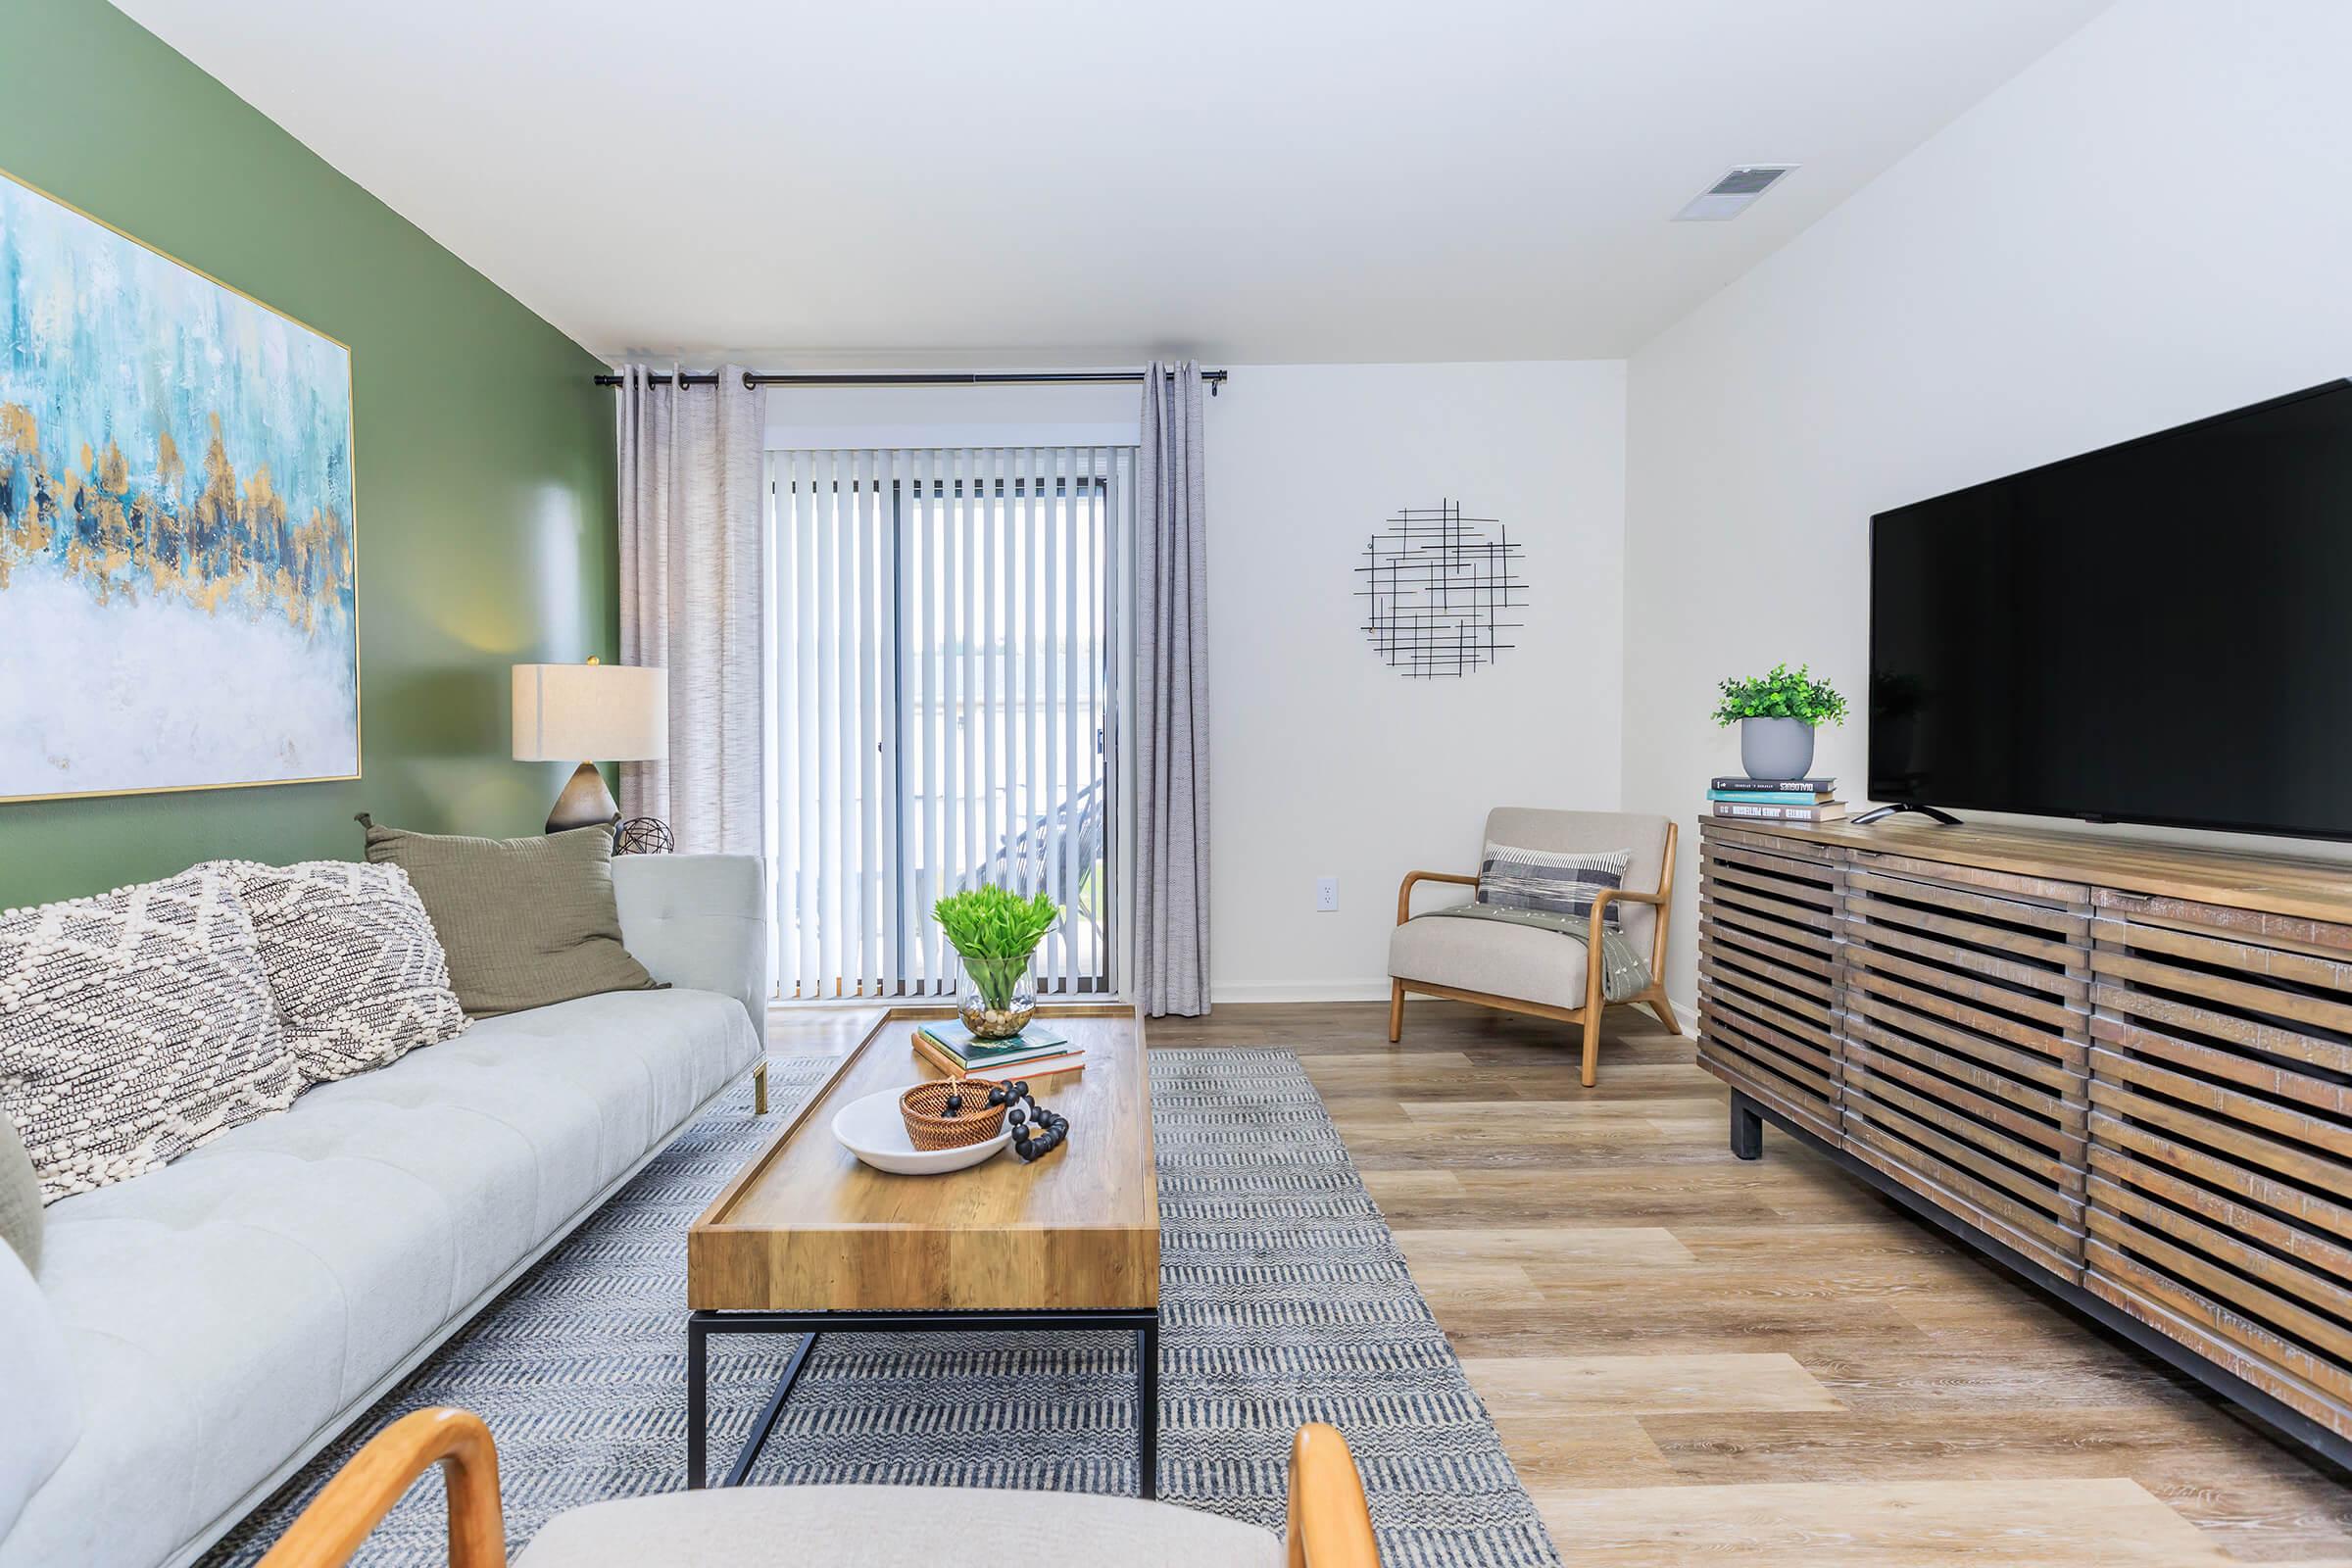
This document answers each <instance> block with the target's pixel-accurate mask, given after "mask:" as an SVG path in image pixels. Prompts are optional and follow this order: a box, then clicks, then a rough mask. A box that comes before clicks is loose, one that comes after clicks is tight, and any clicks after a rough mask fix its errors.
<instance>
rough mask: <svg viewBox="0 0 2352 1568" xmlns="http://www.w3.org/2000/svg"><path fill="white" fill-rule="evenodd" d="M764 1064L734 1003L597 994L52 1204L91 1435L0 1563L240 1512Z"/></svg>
mask: <svg viewBox="0 0 2352 1568" xmlns="http://www.w3.org/2000/svg"><path fill="white" fill-rule="evenodd" d="M760 1049H761V1047H760V1039H759V1037H758V1035H757V1034H756V1033H755V1032H754V1031H753V1029H752V1027H751V1021H750V1019H749V1017H748V1016H747V1015H746V1013H745V1010H744V1008H743V1005H741V1003H740V1002H739V1001H738V1000H737V999H736V998H734V997H730V996H720V995H715V994H712V993H710V992H704V991H687V990H671V991H623V992H612V993H607V994H603V995H598V996H592V997H584V998H581V999H579V1000H577V1001H572V1002H566V1003H562V1004H559V1005H555V1006H550V1007H541V1008H537V1009H534V1010H532V1011H529V1012H519V1013H512V1014H507V1015H504V1016H501V1017H497V1018H491V1019H485V1020H482V1021H480V1022H477V1023H476V1024H474V1025H473V1026H472V1027H471V1028H470V1029H469V1030H467V1032H466V1034H464V1035H462V1036H460V1037H459V1038H457V1039H456V1040H453V1041H449V1042H446V1043H444V1044H442V1045H439V1046H435V1047H433V1048H432V1049H430V1050H426V1051H419V1052H416V1053H413V1054H410V1055H407V1056H405V1057H403V1058H402V1059H401V1060H399V1061H398V1062H395V1063H394V1064H393V1065H391V1066H389V1067H385V1068H383V1069H381V1070H379V1071H375V1072H370V1073H365V1074H362V1075H360V1076H358V1077H354V1078H347V1079H344V1080H343V1081H341V1082H339V1083H332V1084H327V1085H323V1086H321V1087H319V1088H318V1089H315V1090H313V1091H311V1092H310V1093H309V1094H307V1095H305V1096H304V1097H303V1098H302V1099H301V1100H300V1101H298V1102H296V1103H295V1105H294V1107H293V1109H291V1110H290V1111H288V1112H287V1113H286V1114H284V1115H282V1116H276V1117H272V1118H270V1119H268V1120H264V1121H259V1122H254V1123H251V1124H248V1125H246V1126H243V1127H240V1128H237V1129H236V1130H234V1131H232V1132H229V1133H227V1134H224V1135H223V1136H221V1138H219V1139H217V1140H215V1141H214V1142H213V1143H211V1144H209V1145H207V1146H206V1147H205V1148H203V1149H201V1150H199V1151H197V1152H194V1153H191V1154H189V1155H187V1156H186V1157H185V1158H182V1159H180V1160H178V1161H177V1162H176V1163H174V1164H172V1165H171V1166H170V1167H168V1168H166V1169H163V1170H160V1171H156V1172H153V1173H151V1174H149V1175H146V1176H142V1177H141V1178H140V1179H139V1180H137V1181H134V1182H124V1183H122V1184H119V1185H117V1186H113V1187H108V1188H104V1189H102V1190H100V1191H98V1192H94V1193H90V1194H87V1195H84V1196H81V1197H76V1198H69V1199H66V1200H64V1201H60V1202H57V1203H55V1204H53V1205H51V1206H50V1208H49V1210H48V1214H47V1219H48V1227H47V1250H46V1254H45V1257H44V1261H43V1263H42V1268H41V1281H40V1284H41V1288H42V1291H43V1294H44V1295H45V1296H46V1297H47V1298H48V1302H49V1305H50V1307H51V1309H52V1311H53V1313H54V1319H55V1321H56V1322H57V1323H58V1324H59V1325H61V1326H62V1330H63V1334H64V1337H65V1340H66V1345H67V1350H68V1357H69V1360H70V1363H71V1365H70V1367H69V1369H68V1370H69V1372H70V1374H71V1377H72V1379H73V1382H74V1383H75V1384H77V1385H78V1386H79V1397H80V1403H81V1406H82V1412H81V1434H80V1439H79V1441H78V1442H77V1443H76V1444H74V1445H73V1448H72V1450H71V1451H70V1452H69V1453H68V1454H67V1455H66V1457H65V1459H64V1462H63V1463H62V1464H61V1465H59V1466H58V1467H57V1469H56V1473H55V1475H54V1476H53V1477H51V1478H50V1480H49V1481H48V1483H47V1484H46V1485H45V1486H43V1487H41V1488H40V1489H39V1490H38V1491H37V1492H36V1493H34V1494H33V1495H32V1496H31V1499H30V1500H29V1502H27V1503H26V1504H25V1508H24V1511H23V1515H22V1517H21V1518H20V1519H19V1520H18V1522H17V1526H16V1528H15V1529H14V1530H13V1531H12V1532H10V1533H9V1534H8V1535H7V1537H6V1538H5V1540H0V1568H31V1565H34V1564H44V1565H45V1564H51V1563H63V1562H73V1563H76V1564H83V1565H87V1568H134V1565H136V1568H146V1565H149V1564H153V1563H156V1562H159V1561H162V1560H164V1559H165V1558H167V1557H169V1556H170V1555H171V1554H172V1551H173V1550H174V1549H175V1548H177V1547H178V1546H179V1544H181V1543H183V1542H186V1541H189V1540H191V1539H194V1538H197V1537H199V1536H200V1534H201V1533H204V1532H208V1531H210V1530H211V1529H213V1528H215V1527H216V1526H218V1525H220V1524H221V1523H223V1522H224V1521H223V1518H222V1516H223V1515H224V1514H225V1513H228V1512H229V1511H230V1510H232V1509H234V1510H238V1511H241V1508H242V1506H243V1503H244V1501H245V1500H246V1499H247V1498H248V1495H249V1494H250V1493H251V1492H252V1490H253V1489H254V1488H256V1487H258V1486H260V1485H262V1484H263V1483H264V1482H266V1481H268V1480H269V1479H270V1477H271V1476H272V1474H273V1473H275V1472H276V1471H277V1470H278V1469H279V1468H280V1467H281V1466H282V1465H283V1464H284V1462H285V1461H286V1460H287V1457H288V1456H289V1455H292V1454H296V1453H298V1452H300V1451H303V1450H305V1449H306V1448H307V1446H309V1445H310V1443H311V1442H312V1440H313V1439H314V1438H315V1437H317V1436H319V1435H320V1434H321V1433H322V1432H323V1431H325V1430H327V1429H328V1428H330V1427H331V1426H337V1425H340V1424H341V1421H342V1420H343V1419H345V1418H347V1416H348V1415H349V1413H350V1406H351V1405H352V1403H353V1401H355V1400H357V1399H360V1398H362V1397H367V1396H368V1395H369V1393H370V1391H372V1390H374V1389H375V1388H377V1386H378V1385H380V1384H382V1383H383V1382H384V1381H385V1380H386V1379H387V1378H388V1377H389V1376H390V1375H392V1374H393V1373H395V1372H397V1371H399V1370H401V1369H402V1367H403V1365H404V1363H406V1362H409V1361H411V1360H413V1359H414V1358H415V1356H416V1355H417V1353H418V1352H419V1351H420V1349H421V1348H425V1347H429V1346H430V1345H432V1344H434V1343H437V1341H438V1339H439V1337H440V1335H441V1334H442V1332H443V1331H444V1330H445V1329H446V1328H447V1327H448V1326H450V1325H452V1324H453V1323H454V1322H455V1321H457V1320H460V1319H462V1318H463V1317H464V1316H465V1315H466V1314H468V1313H469V1312H470V1311H471V1310H472V1309H473V1308H474V1306H475V1305H476V1304H478V1302H479V1301H480V1299H482V1298H483V1296H484V1294H485V1293H487V1292H489V1291H491V1290H492V1289H494V1288H496V1287H498V1286H500V1285H501V1283H502V1282H503V1281H504V1280H505V1278H506V1277H507V1276H508V1275H509V1274H510V1273H512V1272H513V1271H514V1270H515V1268H516V1267H517V1266H518V1265H519V1264H521V1263H523V1262H524V1261H526V1260H527V1259H528V1258H530V1257H531V1256H532V1254H533V1253H534V1252H535V1251H536V1250H538V1249H539V1247H540V1246H541V1245H542V1244H543V1243H544V1242H546V1241H547V1239H548V1238H550V1237H551V1236H553V1235H556V1234H558V1233H559V1232H560V1231H561V1230H562V1229H563V1228H564V1227H565V1226H566V1225H567V1224H568V1222H569V1221H570V1219H571V1218H572V1217H573V1216H574V1215H576V1214H577V1213H578V1212H579V1211H580V1209H581V1208H582V1207H583V1206H584V1205H586V1204H588V1203H590V1202H592V1201H595V1200H597V1199H598V1198H599V1196H600V1195H601V1194H602V1193H603V1192H604V1191H605V1190H606V1189H607V1188H609V1187H610V1186H611V1185H612V1184H613V1182H614V1181H615V1180H617V1179H618V1178H619V1177H621V1176H622V1175H624V1174H625V1173H626V1172H627V1171H628V1170H629V1169H630V1168H631V1167H632V1166H634V1165H635V1164H636V1163H638V1162H639V1161H640V1160H642V1159H643V1158H644V1156H645V1155H646V1154H647V1152H650V1151H652V1150H654V1149H657V1148H659V1147H661V1145H662V1143H663V1142H664V1141H665V1140H666V1139H667V1137H668V1135H669V1134H670V1133H672V1132H673V1131H675V1130H676V1129H677V1128H678V1127H679V1126H680V1125H681V1124H683V1123H684V1122H685V1121H686V1120H688V1119H689V1118H690V1117H692V1116H693V1115H694V1114H695V1113H696V1112H697V1111H698V1110H699V1109H700V1108H701V1107H702V1106H703V1105H704V1104H705V1103H708V1102H709V1101H710V1099H711V1097H712V1096H713V1095H715V1094H716V1093H717V1092H718V1091H719V1090H721V1089H722V1088H724V1087H725V1086H726V1085H727V1084H728V1083H730V1082H732V1081H733V1080H735V1079H736V1078H738V1077H740V1076H741V1075H742V1074H743V1073H744V1072H746V1071H747V1070H749V1068H750V1067H751V1065H752V1064H753V1062H754V1061H755V1060H756V1059H757V1058H758V1056H759V1054H760ZM126 1478H135V1485H136V1489H137V1495H138V1496H139V1499H140V1500H139V1506H138V1507H137V1508H135V1509H128V1508H124V1507H122V1506H120V1503H121V1500H122V1498H123V1487H124V1485H126Z"/></svg>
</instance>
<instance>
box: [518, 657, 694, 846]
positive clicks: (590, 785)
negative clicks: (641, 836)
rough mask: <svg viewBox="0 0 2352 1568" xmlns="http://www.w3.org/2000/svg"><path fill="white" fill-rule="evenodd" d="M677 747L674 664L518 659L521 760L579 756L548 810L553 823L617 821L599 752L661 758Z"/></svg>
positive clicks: (619, 757)
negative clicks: (672, 712) (672, 709)
mask: <svg viewBox="0 0 2352 1568" xmlns="http://www.w3.org/2000/svg"><path fill="white" fill-rule="evenodd" d="M668 755H669V682H668V671H666V670H662V669H651V668H647V667H645V666H643V665H638V664H600V663H598V662H596V661H595V660H593V659H591V660H589V661H588V662H586V663H585V664H516V665H515V760H516V761H518V762H570V761H579V762H580V765H579V766H578V767H577V768H576V769H574V770H573V772H572V775H571V782H569V783H568V784H565V785H564V793H563V794H562V795H559V796H557V797H556V809H554V810H552V811H550V812H548V813H547V830H548V831H549V832H550V833H561V832H564V830H565V829H567V828H575V827H594V826H596V825H598V824H600V823H604V824H609V823H611V822H613V821H614V820H615V819H617V818H618V817H619V815H620V806H619V804H618V803H617V802H615V801H614V800H613V792H612V791H611V790H609V789H607V788H606V787H605V775H604V774H602V773H600V772H598V771H597V766H596V763H595V762H594V761H581V759H583V758H595V759H599V760H607V761H615V762H645V761H653V760H658V759H661V758H663V757H667V756H668Z"/></svg>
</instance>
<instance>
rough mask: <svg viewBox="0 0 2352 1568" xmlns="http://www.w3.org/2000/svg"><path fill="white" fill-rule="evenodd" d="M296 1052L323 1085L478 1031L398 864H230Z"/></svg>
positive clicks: (290, 1046) (429, 922)
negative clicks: (469, 1026) (472, 1029)
mask: <svg viewBox="0 0 2352 1568" xmlns="http://www.w3.org/2000/svg"><path fill="white" fill-rule="evenodd" d="M228 868H229V871H230V873H231V874H232V875H233V876H234V877H235V878H236V884H237V892H238V894H239V895H240V896H241V897H242V898H243V899H244V901H245V907H246V910H247V911H248V912H249V913H250V914H251V915H252V916H253V934H254V938H255V940H256V941H257V942H258V943H259V944H260V947H261V950H262V970H263V972H264V973H265V974H267V975H268V976H269V979H270V996H271V998H272V999H274V1000H275V1002H276V1004H277V1018H278V1024H279V1026H280V1027H281V1028H283V1029H284V1030H285V1035H286V1045H287V1048H288V1049H289V1050H291V1051H292V1052H293V1053H294V1058H295V1060H296V1061H298V1062H299V1063H301V1066H302V1075H303V1077H304V1078H305V1079H307V1080H308V1081H310V1082H312V1083H332V1082H333V1081H334V1080H335V1079H338V1078H349V1077H351V1076H352V1075H353V1074H354V1073H363V1072H368V1071H369V1070H371V1069H373V1068H376V1067H387V1066H390V1065H391V1064H392V1063H393V1062H396V1061H398V1060H399V1059H400V1058H401V1057H402V1056H404V1055H406V1054H408V1053H410V1052H412V1051H414V1050H416V1049H417V1047H418V1046H429V1045H433V1044H436V1043H437V1042H439V1041H443V1040H447V1039H448V1038H449V1037H450V1036H452V1035H454V1034H456V1033H458V1032H459V1031H460V1030H462V1029H464V1028H465V1027H466V1009H465V1008H463V1007H461V1006H460V1005H458V994H457V993H456V992H455V991H452V990H451V989H450V987H449V961H448V959H447V958H446V957H445V956H443V954H442V951H441V939H440V938H439V937H437V936H435V935H434V934H433V922H432V920H431V918H430V917H429V916H427V915H426V914H425V912H424V905H423V904H422V903H421V902H420V901H419V900H418V899H417V891H416V889H414V888H412V887H410V886H409V876H408V873H407V872H406V871H403V870H402V869H401V868H400V867H399V866H397V865H360V864H357V863H355V862H353V861H350V860H306V861H304V862H303V863H301V864H299V865H257V864H255V863H253V862H251V861H248V860H237V861H231V862H229V866H228Z"/></svg>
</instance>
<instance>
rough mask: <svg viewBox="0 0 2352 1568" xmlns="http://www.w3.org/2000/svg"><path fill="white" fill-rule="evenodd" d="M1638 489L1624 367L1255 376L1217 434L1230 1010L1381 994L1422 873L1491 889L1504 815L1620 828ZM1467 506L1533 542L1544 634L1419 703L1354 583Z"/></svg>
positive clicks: (1215, 745)
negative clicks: (1553, 813) (1565, 812)
mask: <svg viewBox="0 0 2352 1568" xmlns="http://www.w3.org/2000/svg"><path fill="white" fill-rule="evenodd" d="M1624 482H1625V367H1624V365H1623V364H1622V362H1617V361H1606V362H1597V361H1595V362H1572V363H1559V362H1553V363H1525V364H1507V365H1500V364H1490V365H1333V366H1263V365H1260V366H1246V367H1236V368H1234V375H1233V379H1232V381H1231V382H1230V383H1228V384H1227V386H1226V388H1225V392H1224V395H1223V396H1222V397H1219V398H1216V399H1214V400H1212V401H1211V402H1210V404H1209V418H1208V516H1209V530H1208V540H1209V543H1208V554H1209V563H1208V577H1209V587H1210V599H1209V611H1208V618H1209V650H1210V653H1209V703H1210V734H1211V740H1210V744H1211V747H1212V752H1211V774H1210V787H1211V792H1212V793H1211V800H1210V810H1211V820H1210V832H1211V846H1212V863H1211V867H1210V873H1211V879H1212V904H1211V927H1210V929H1211V943H1212V949H1211V954H1210V979H1211V984H1212V987H1213V992H1212V995H1213V998H1214V1000H1216V1001H1218V1002H1241V1001H1263V1000H1277V999H1289V998H1315V999H1321V998H1336V997H1385V996H1387V995H1388V981H1387V978H1386V976H1387V958H1388V933H1389V931H1390V928H1391V927H1392V926H1393V925H1394V924H1395V923H1396V903H1397V881H1398V879H1399V878H1400V877H1401V876H1402V875H1403V874H1404V872H1405V871H1407V870H1410V869H1412V868H1415V867H1425V868H1430V869H1437V870H1457V871H1466V870H1474V869H1476V856H1477V853H1478V849H1479V844H1480V828H1481V826H1482V825H1483V821H1484V818H1485V815H1486V812H1487V809H1489V808H1490V807H1493V806H1497V805H1523V806H1559V807H1577V808H1588V809H1613V808H1614V807H1615V806H1616V804H1617V799H1618V783H1619V737H1620V733H1621V724H1620V709H1619V704H1620V700H1621V696H1622V691H1623V686H1622V670H1621V667H1620V663H1619V659H1620V653H1621V650H1622V649H1623V647H1624V643H1625V638H1624V626H1623V619H1622V605H1623V597H1622V596H1623V573H1622V549H1623V542H1624V540H1623V527H1624ZM1449 497H1450V498H1452V499H1454V500H1456V501H1459V502H1460V503H1461V504H1462V507H1463V510H1464V513H1465V514H1466V515H1482V516H1491V517H1497V518H1500V519H1501V520H1502V521H1503V522H1505V523H1507V524H1508V525H1509V527H1510V531H1511V537H1512V538H1513V539H1515V540H1523V541H1524V542H1525V543H1526V546H1527V554H1526V558H1525V574H1526V577H1527V579H1528V583H1529V598H1530V601H1531V603H1530V605H1529V609H1528V611H1527V613H1526V615H1525V618H1526V620H1527V622H1528V624H1527V626H1526V627H1525V629H1524V630H1523V631H1521V632H1519V633H1518V634H1517V636H1518V646H1517V647H1515V648H1512V649H1509V650H1507V651H1505V652H1504V653H1503V654H1502V655H1501V656H1500V658H1499V660H1498V661H1497V662H1495V663H1494V664H1492V665H1490V666H1486V667H1483V668H1480V669H1478V670H1476V671H1474V672H1473V673H1471V674H1469V675H1467V676H1465V677H1463V678H1461V679H1458V680H1453V679H1445V680H1410V679H1406V678H1405V677H1403V676H1402V675H1400V674H1399V673H1397V671H1395V670H1392V669H1390V668H1388V667H1387V666H1385V665H1384V664H1383V663H1382V662H1381V661H1380V660H1379V658H1378V657H1377V656H1376V655H1375V654H1374V652H1373V650H1372V647H1371V645H1370V643H1369V642H1368V641H1367V640H1366V638H1365V636H1364V634H1363V632H1362V630H1361V629H1360V627H1361V623H1362V619H1363V609H1362V601H1360V600H1358V599H1355V598H1354V597H1352V595H1353V593H1354V590H1355V588H1356V587H1357V581H1358V579H1357V577H1356V574H1355V569H1354V568H1355V567H1356V566H1357V565H1358V564H1361V562H1362V559H1363V552H1364V547H1365V544H1366V542H1367V540H1368V539H1369V538H1370V536H1371V535H1372V534H1373V533H1374V532H1375V531H1377V530H1378V529H1379V528H1380V526H1381V524H1382V522H1383V520H1384V519H1385V518H1387V517H1389V516H1390V515H1393V514H1394V513H1395V512H1396V511H1397V509H1398V508H1399V507H1405V506H1413V507H1434V506H1437V505H1438V504H1439V503H1440V502H1441V501H1443V500H1445V499H1446V498H1449ZM1318 876H1337V877H1338V878H1339V879H1340V907H1339V910H1338V912H1337V913H1329V914H1326V913H1318V912H1317V911H1316V909H1315V907H1314V899H1315V879H1316V878H1317V877H1318Z"/></svg>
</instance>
